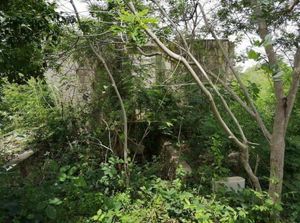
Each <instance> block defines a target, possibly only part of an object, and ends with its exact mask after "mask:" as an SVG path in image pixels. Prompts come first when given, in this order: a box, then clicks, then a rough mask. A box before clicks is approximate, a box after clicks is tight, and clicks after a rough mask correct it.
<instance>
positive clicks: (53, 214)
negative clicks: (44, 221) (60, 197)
mask: <svg viewBox="0 0 300 223" xmlns="http://www.w3.org/2000/svg"><path fill="white" fill-rule="evenodd" d="M46 215H47V217H48V218H50V219H52V220H54V219H55V218H56V216H57V212H56V208H55V207H53V206H52V205H48V207H47V208H46Z"/></svg>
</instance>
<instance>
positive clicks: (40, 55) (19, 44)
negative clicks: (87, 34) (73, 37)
mask: <svg viewBox="0 0 300 223" xmlns="http://www.w3.org/2000/svg"><path fill="white" fill-rule="evenodd" d="M62 23H66V19H65V18H63V17H61V16H60V15H59V14H58V13H57V12H56V11H55V4H53V3H48V2H47V1H44V0H39V1H31V0H30V1H22V0H11V1H1V3H0V39H1V42H0V77H7V78H8V80H9V81H15V82H19V83H20V82H23V81H24V80H27V79H29V78H30V77H41V76H43V73H44V71H45V68H46V67H47V61H49V60H51V58H50V53H51V51H52V49H51V47H53V46H54V45H56V44H57V43H58V42H59V38H60V33H61V28H60V24H62Z"/></svg>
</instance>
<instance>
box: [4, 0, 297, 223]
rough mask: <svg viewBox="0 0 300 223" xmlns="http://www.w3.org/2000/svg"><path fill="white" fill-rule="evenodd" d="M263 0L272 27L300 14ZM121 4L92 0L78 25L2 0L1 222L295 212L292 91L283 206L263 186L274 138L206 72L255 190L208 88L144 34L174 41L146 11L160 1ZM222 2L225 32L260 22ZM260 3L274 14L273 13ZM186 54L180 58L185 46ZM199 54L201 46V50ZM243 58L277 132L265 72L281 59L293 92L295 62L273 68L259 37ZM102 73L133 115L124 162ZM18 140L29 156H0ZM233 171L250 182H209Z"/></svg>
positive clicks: (222, 220)
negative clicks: (239, 186)
mask: <svg viewBox="0 0 300 223" xmlns="http://www.w3.org/2000/svg"><path fill="white" fill-rule="evenodd" d="M100 2H102V1H100ZM259 2H262V10H263V12H264V13H265V14H266V15H265V17H266V18H267V22H268V25H270V26H271V27H273V28H278V27H279V28H280V27H282V26H284V25H285V22H289V23H290V24H293V25H295V23H296V22H297V20H296V18H297V17H298V14H296V13H291V15H289V14H288V13H287V12H286V11H284V10H285V8H283V7H282V4H281V3H282V2H283V1H281V0H278V1H259ZM125 3H127V1H119V0H118V1H115V0H110V1H105V4H103V5H102V4H99V5H97V4H91V5H90V8H89V10H90V12H91V15H90V17H87V18H82V19H81V20H80V21H79V20H78V21H77V22H78V26H77V27H71V26H68V24H69V23H73V22H74V18H75V17H73V16H71V17H68V18H64V17H62V16H61V15H59V14H58V13H57V12H56V11H55V10H56V8H55V7H56V6H55V4H54V3H49V2H48V1H44V0H38V1H33V0H30V1H21V0H12V1H7V2H1V3H0V39H1V42H0V165H1V166H0V223H2V222H3V223H6V222H12V223H27V222H28V223H29V222H35V223H40V222H41V223H42V222H49V223H54V222H57V223H61V222H63V223H68V222H70V223H74V222H75V223H85V222H86V223H96V222H104V223H139V222H149V223H156V222H162V223H189V222H190V223H192V222H199V223H255V222H258V223H264V222H265V223H269V222H274V221H275V220H274V219H275V217H278V216H279V214H278V213H281V216H280V217H281V219H279V218H278V221H280V222H289V223H290V222H291V223H292V222H295V223H297V222H299V221H300V202H299V200H300V186H299V185H300V175H299V173H298V172H299V171H298V170H299V168H300V152H299V147H300V138H299V131H300V128H299V126H300V123H299V120H300V107H299V106H300V98H299V97H298V98H297V99H296V105H295V109H294V110H293V114H292V118H291V121H290V124H289V128H288V134H287V136H286V150H287V152H286V156H285V173H284V188H283V195H282V203H276V204H275V203H274V202H273V201H272V198H271V197H269V195H268V193H266V192H265V191H266V190H267V188H268V183H269V181H270V179H269V173H270V167H269V166H270V165H269V164H270V160H269V157H270V149H269V145H268V141H267V140H266V138H265V137H263V135H262V133H261V131H260V129H259V127H258V126H257V125H256V123H254V119H253V117H251V116H250V115H249V114H248V113H247V112H246V111H244V110H243V109H241V106H240V104H239V103H238V102H237V101H236V100H235V99H234V98H233V97H232V95H231V94H229V93H228V91H226V89H224V88H222V86H221V84H220V85H219V84H218V83H217V80H215V79H213V82H214V83H215V87H216V88H218V89H219V92H220V93H221V95H222V96H223V99H224V100H226V102H227V103H228V106H229V107H230V109H231V111H232V113H234V115H235V117H236V118H237V119H238V120H239V122H240V124H241V125H242V127H243V129H244V132H245V134H246V136H247V138H248V139H249V140H251V142H249V152H250V159H249V164H250V166H251V167H253V170H254V172H255V174H256V175H257V176H258V177H259V180H260V182H261V186H262V189H263V191H262V192H258V191H254V190H253V189H251V188H253V185H252V183H251V180H250V179H249V176H248V175H247V174H246V172H245V171H244V169H243V167H242V164H241V160H240V158H241V155H240V154H238V155H237V157H235V158H234V157H233V156H232V155H233V154H236V153H237V151H239V148H238V146H237V145H236V144H235V143H233V141H232V140H231V138H230V137H228V135H226V134H225V133H224V131H222V129H221V128H220V126H219V125H218V122H217V121H216V120H215V118H214V116H213V115H212V112H211V108H210V107H209V106H207V105H208V103H209V100H208V98H207V97H206V96H205V94H204V93H203V92H201V91H200V90H199V87H198V86H196V85H195V84H194V82H193V79H192V78H191V77H190V75H189V73H188V72H187V70H186V69H184V67H183V66H181V65H180V63H179V62H178V63H177V61H175V62H174V61H171V62H170V61H169V63H164V62H165V61H167V60H168V58H167V57H166V56H165V55H162V54H161V51H158V49H157V48H156V47H153V45H151V41H149V37H148V36H147V35H146V33H145V32H144V31H143V30H144V29H145V28H147V27H151V28H153V30H154V32H155V33H156V34H157V36H158V37H160V38H162V39H163V41H165V42H168V40H170V41H172V44H170V48H171V49H173V48H176V47H178V46H177V45H176V43H175V44H174V43H173V40H174V42H176V41H177V39H176V38H178V37H177V36H176V35H177V34H176V33H174V32H173V30H172V29H171V28H170V27H171V26H170V24H169V22H168V21H164V22H165V23H162V24H159V21H158V20H157V19H156V18H154V17H152V16H153V15H155V13H156V11H155V10H156V9H155V7H149V8H148V6H152V5H143V3H144V2H143V1H134V3H135V4H136V8H137V10H138V12H137V13H136V14H132V13H131V12H130V11H129V10H128V8H126V4H125ZM167 3H168V4H169V6H170V7H169V11H168V13H169V15H170V18H171V19H173V20H174V21H178V24H183V23H185V22H190V21H191V18H192V17H193V16H194V15H196V14H197V13H198V11H195V8H197V7H198V3H197V2H196V1H193V0H189V1H182V0H179V1H177V0H169V1H166V4H167ZM220 3H221V5H220V6H221V7H220V9H221V10H220V11H219V14H218V17H219V18H218V19H220V20H221V22H222V25H223V26H222V28H224V27H227V28H226V30H225V32H223V34H224V35H225V36H226V35H228V34H232V33H235V34H240V33H239V31H241V30H242V29H245V30H246V29H247V31H249V32H253V31H255V27H254V26H253V24H252V22H254V21H255V20H256V19H257V17H255V16H253V17H251V15H252V14H253V11H251V10H252V8H251V5H250V3H249V1H225V0H224V1H221V2H220ZM276 4H278V5H279V6H280V7H279V6H278V7H275V6H276ZM244 9H247V10H244ZM268 10H270V11H271V12H272V13H273V14H275V15H277V17H276V18H275V19H272V18H270V16H269V14H268V13H267V12H268ZM243 13H244V14H243ZM233 15H239V16H240V15H244V16H246V18H247V19H246V20H239V18H238V19H237V18H236V16H233ZM77 16H79V15H77ZM77 19H78V18H77ZM245 21H246V22H245ZM194 22H195V23H197V21H194ZM63 25H66V26H63ZM161 25H162V26H161ZM228 27H230V30H229V29H228ZM216 28H217V29H219V28H220V27H216ZM62 30H64V33H63V32H62ZM217 31H224V30H221V28H220V30H217ZM201 32H202V30H201ZM187 36H188V37H189V36H190V34H187ZM283 37H284V36H283ZM297 38H298V37H296V36H295V35H291V36H288V38H276V39H275V38H273V37H271V36H269V37H268V38H267V39H265V40H264V41H258V40H253V41H252V45H253V46H252V47H261V46H263V45H264V44H267V45H270V44H274V46H285V47H287V49H288V50H290V51H293V50H294V48H295V46H296V45H297V44H298V42H297V41H298V40H297ZM187 40H188V41H190V42H191V43H190V42H189V44H191V48H193V47H194V49H192V51H193V52H197V50H199V49H201V51H202V50H203V51H205V47H204V45H205V44H204V43H203V46H202V47H201V48H199V49H198V47H199V46H198V45H199V43H201V44H202V42H201V41H200V42H197V41H195V40H194V45H193V44H192V43H193V38H192V37H191V38H187ZM273 40H274V43H273V42H272V41H273ZM268 41H269V42H268ZM271 42H272V43H271ZM178 43H180V41H178ZM197 44H198V45H197ZM91 46H94V47H95V49H96V50H95V51H93V50H92V49H91ZM142 50H144V51H145V52H143V51H142ZM181 50H182V49H180V47H178V49H177V51H181ZM152 51H155V52H156V51H157V52H156V56H155V57H153V56H149V55H147V54H149V53H150V54H151V53H152ZM175 51H176V50H175ZM177 51H176V52H177ZM95 52H96V53H95ZM97 53H98V54H99V55H101V56H102V57H103V58H104V61H106V64H105V63H103V61H101V60H99V56H98V55H97ZM181 53H182V55H183V57H186V55H184V50H183V52H181ZM202 53H203V55H205V53H206V52H200V53H199V57H201V56H200V54H201V55H202ZM50 54H52V55H51V56H50ZM143 54H144V55H143ZM145 54H146V55H145ZM197 55H198V53H197ZM247 57H248V59H252V60H255V61H256V62H258V64H259V66H256V67H252V68H250V69H248V70H246V71H245V72H241V73H239V74H238V75H240V77H241V79H242V82H243V83H244V84H245V86H246V87H247V89H248V92H249V94H250V96H251V98H252V99H253V103H254V104H255V105H256V106H257V110H258V112H259V113H261V116H262V119H263V120H264V121H265V124H266V126H267V128H269V129H271V128H272V121H273V119H274V116H275V109H274V104H275V100H276V99H275V97H274V94H273V93H272V91H273V88H274V87H273V85H272V83H271V80H272V75H274V72H275V71H276V72H277V71H278V70H279V69H280V71H281V72H280V78H282V80H283V82H284V84H283V88H284V89H283V91H287V89H288V87H289V85H290V84H291V74H292V67H291V66H290V65H288V64H286V63H285V62H284V60H281V59H280V60H279V61H280V62H279V63H278V64H279V65H278V67H270V66H269V64H268V63H266V62H265V57H264V56H263V54H261V53H259V52H256V51H255V50H254V48H253V49H252V48H251V49H249V50H248V51H247ZM53 58H60V59H59V60H58V61H56V60H53ZM219 59H220V58H219ZM199 60H201V58H199ZM49 61H51V63H53V65H55V66H54V67H55V68H56V69H55V70H52V71H51V72H50V75H52V74H54V75H55V74H57V77H56V76H55V77H54V78H53V79H59V80H58V82H59V83H56V84H55V83H52V82H51V77H50V79H46V80H45V79H44V78H40V77H42V76H43V74H44V72H45V68H46V67H47V66H48V64H47V62H49ZM73 62H74V64H75V67H76V69H75V70H76V71H74V73H72V72H71V75H73V74H76V75H78V76H80V75H81V78H82V79H85V78H86V76H90V77H91V78H90V80H89V81H90V83H88V86H87V89H83V91H84V90H87V91H86V92H85V93H84V94H83V93H82V92H81V91H80V90H82V89H81V88H85V87H86V86H84V84H82V85H80V84H78V83H77V82H72V81H70V79H71V78H72V77H73V76H72V77H70V76H68V74H67V73H68V72H66V70H67V69H69V67H68V65H69V63H70V64H71V63H73ZM203 63H204V62H203ZM207 64H208V63H207ZM106 65H107V67H106ZM65 66H66V67H65ZM167 66H170V67H171V68H167ZM215 68H216V70H222V71H220V74H219V75H220V76H218V78H224V80H226V81H227V82H226V84H227V86H228V87H230V88H231V89H232V91H233V92H234V94H236V95H237V96H239V97H240V98H241V99H242V100H243V101H245V102H246V103H248V102H247V99H246V98H245V95H244V94H243V92H242V90H241V88H240V86H239V84H238V83H237V82H236V81H234V80H232V79H231V77H230V78H228V79H226V77H227V76H221V75H227V74H224V73H222V72H223V71H224V69H223V68H222V69H220V68H219V67H215ZM70 70H72V68H70ZM107 70H110V71H111V73H112V74H113V77H114V79H115V82H116V85H117V88H118V90H119V92H120V94H121V97H122V100H123V101H124V105H125V110H126V114H127V119H128V135H127V137H128V149H129V163H128V166H127V165H126V163H125V162H124V161H123V160H122V158H123V154H124V153H123V152H124V151H123V142H124V141H125V140H124V138H125V137H126V136H125V134H124V128H123V124H124V123H123V119H122V114H121V106H120V101H119V98H118V97H117V95H116V92H115V90H114V87H115V86H112V83H111V79H110V78H109V76H108V72H107ZM82 71H84V75H85V76H84V75H82V73H80V72H82ZM55 72H56V73H55ZM87 73H88V74H87ZM276 74H277V73H276ZM276 74H275V75H276ZM76 75H74V76H76ZM83 76H84V77H83ZM79 79H80V77H79ZM82 79H80V80H79V82H80V81H81V80H82ZM47 81H48V82H47ZM52 81H53V80H52ZM54 82H55V81H54ZM49 83H50V84H49ZM204 85H205V86H206V87H207V89H208V90H209V91H211V92H212V96H213V97H215V98H216V99H215V102H216V106H217V108H218V109H219V110H220V111H221V113H222V114H221V115H222V118H223V119H224V121H225V122H226V123H227V124H228V127H229V128H231V129H232V131H233V133H234V134H235V135H237V136H240V132H239V130H238V129H237V128H236V127H235V123H234V122H233V121H232V118H231V117H230V114H228V113H226V112H225V111H224V112H223V110H222V109H223V107H222V106H223V104H222V101H221V99H220V97H217V96H216V95H215V94H216V92H215V91H213V90H212V89H211V88H212V87H211V86H209V85H208V83H206V82H204ZM78 89H80V90H78ZM73 91H74V92H75V93H74V92H73ZM70 92H73V93H74V94H78V95H76V96H78V97H77V98H76V100H68V96H70V95H68V94H71V93H70ZM81 98H82V100H81ZM166 145H170V146H169V147H168V148H167V146H166ZM26 150H33V151H34V154H33V155H32V156H31V157H29V158H27V159H26V160H24V161H23V162H21V163H19V164H17V165H16V166H14V165H11V166H7V165H4V164H6V163H7V162H9V161H10V160H12V159H13V158H15V156H17V155H18V154H22V153H23V152H24V151H26ZM174 151H175V152H174ZM172 152H173V153H172ZM184 164H185V166H184ZM187 166H188V167H187ZM2 167H3V168H2ZM189 170H190V171H189ZM228 176H241V177H244V178H245V179H246V189H243V190H239V191H231V190H227V189H226V188H225V187H224V188H222V189H219V190H218V191H213V189H212V182H213V181H215V180H218V179H222V178H223V177H228ZM271 180H272V179H271ZM283 210H284V211H283Z"/></svg>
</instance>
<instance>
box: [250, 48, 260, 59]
mask: <svg viewBox="0 0 300 223" xmlns="http://www.w3.org/2000/svg"><path fill="white" fill-rule="evenodd" d="M247 54H248V58H249V59H252V60H256V61H257V60H258V59H259V58H260V53H258V52H256V51H254V50H249V51H248V53H247Z"/></svg>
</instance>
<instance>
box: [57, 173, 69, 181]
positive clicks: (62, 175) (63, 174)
mask: <svg viewBox="0 0 300 223" xmlns="http://www.w3.org/2000/svg"><path fill="white" fill-rule="evenodd" d="M66 179H67V174H65V173H62V174H60V175H59V181H60V182H64V181H65V180H66Z"/></svg>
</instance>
